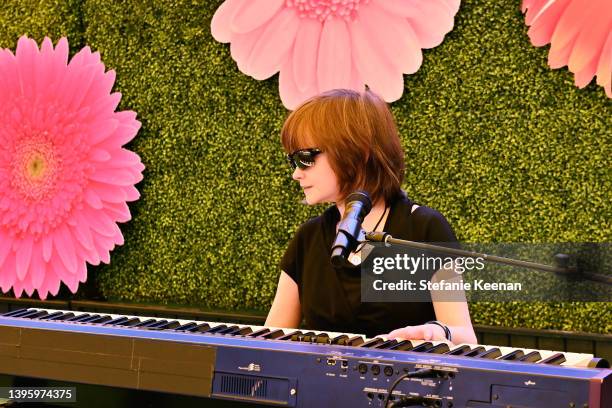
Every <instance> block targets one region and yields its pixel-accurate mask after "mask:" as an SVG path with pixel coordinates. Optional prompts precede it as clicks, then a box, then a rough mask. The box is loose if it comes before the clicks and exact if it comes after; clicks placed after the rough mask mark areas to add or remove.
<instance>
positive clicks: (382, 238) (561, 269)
mask: <svg viewBox="0 0 612 408" xmlns="http://www.w3.org/2000/svg"><path fill="white" fill-rule="evenodd" d="M364 242H382V243H384V244H385V245H386V246H391V245H398V246H402V247H406V248H416V249H422V250H427V251H432V252H438V253H442V254H446V255H458V256H461V257H466V258H482V259H484V260H485V261H488V262H494V263H499V264H504V265H510V266H518V267H524V268H529V269H535V270H540V271H546V272H554V273H556V274H559V275H564V276H567V277H571V278H586V279H588V280H592V281H596V282H602V283H605V284H608V285H611V284H612V276H608V275H602V274H597V273H590V272H584V271H580V270H578V269H577V268H576V267H574V266H570V265H569V256H568V255H566V254H556V255H555V256H554V259H555V263H556V264H557V265H554V266H553V265H545V264H539V263H536V262H530V261H522V260H520V259H511V258H505V257H502V256H497V255H489V254H484V253H479V252H473V251H466V250H464V249H458V248H449V247H445V246H441V245H434V244H427V243H424V242H415V241H406V240H403V239H397V238H393V237H392V236H391V235H390V234H387V233H386V232H384V231H374V232H366V234H365V241H364Z"/></svg>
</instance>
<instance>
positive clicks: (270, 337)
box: [262, 329, 285, 340]
mask: <svg viewBox="0 0 612 408" xmlns="http://www.w3.org/2000/svg"><path fill="white" fill-rule="evenodd" d="M284 335H285V333H284V332H283V331H282V330H281V329H276V330H273V331H271V332H270V333H267V334H264V335H263V336H262V337H263V338H264V339H268V340H274V339H277V338H279V337H281V336H284Z"/></svg>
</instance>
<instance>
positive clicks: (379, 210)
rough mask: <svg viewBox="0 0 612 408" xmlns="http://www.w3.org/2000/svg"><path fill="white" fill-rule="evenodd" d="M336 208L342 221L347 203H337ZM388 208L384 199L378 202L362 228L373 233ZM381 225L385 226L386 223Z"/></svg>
mask: <svg viewBox="0 0 612 408" xmlns="http://www.w3.org/2000/svg"><path fill="white" fill-rule="evenodd" d="M336 208H338V211H339V212H340V219H342V217H343V216H344V210H345V203H344V202H338V203H336ZM386 208H387V207H386V205H385V200H384V199H381V200H378V201H376V203H375V204H374V205H373V206H372V209H371V210H370V212H369V213H368V215H366V217H365V219H364V220H363V223H362V228H363V229H364V230H366V231H371V230H372V229H373V228H374V226H375V225H376V223H377V222H378V221H379V220H380V219H381V217H382V216H383V213H384V212H385V209H386ZM381 224H383V225H384V222H381ZM380 227H382V225H380V224H379V228H380Z"/></svg>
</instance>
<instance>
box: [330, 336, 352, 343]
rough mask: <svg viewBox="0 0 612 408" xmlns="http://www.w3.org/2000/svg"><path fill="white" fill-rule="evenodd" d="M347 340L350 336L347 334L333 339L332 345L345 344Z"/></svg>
mask: <svg viewBox="0 0 612 408" xmlns="http://www.w3.org/2000/svg"><path fill="white" fill-rule="evenodd" d="M346 340H348V336H347V335H346V334H341V335H339V336H336V337H334V338H333V339H331V340H330V342H331V344H340V342H344V341H346Z"/></svg>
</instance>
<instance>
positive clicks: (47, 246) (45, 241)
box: [41, 236, 53, 262]
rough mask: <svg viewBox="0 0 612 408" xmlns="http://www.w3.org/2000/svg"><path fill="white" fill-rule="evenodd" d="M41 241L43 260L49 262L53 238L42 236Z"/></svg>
mask: <svg viewBox="0 0 612 408" xmlns="http://www.w3.org/2000/svg"><path fill="white" fill-rule="evenodd" d="M41 241H42V242H41V244H42V257H43V260H44V261H45V262H49V261H50V260H51V255H52V254H53V238H52V237H50V236H43V237H42V240H41Z"/></svg>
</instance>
